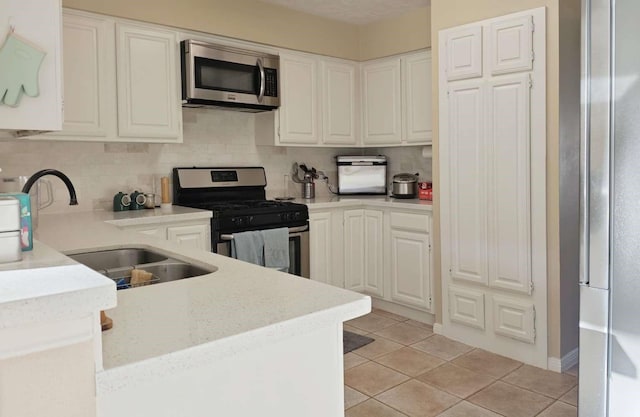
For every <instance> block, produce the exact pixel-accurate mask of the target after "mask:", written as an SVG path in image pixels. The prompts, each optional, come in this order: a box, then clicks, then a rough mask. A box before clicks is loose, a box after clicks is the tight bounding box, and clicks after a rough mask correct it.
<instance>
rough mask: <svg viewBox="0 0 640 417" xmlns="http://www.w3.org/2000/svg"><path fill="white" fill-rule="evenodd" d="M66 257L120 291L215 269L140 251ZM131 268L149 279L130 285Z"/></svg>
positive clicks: (81, 254)
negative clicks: (103, 277)
mask: <svg viewBox="0 0 640 417" xmlns="http://www.w3.org/2000/svg"><path fill="white" fill-rule="evenodd" d="M68 256H69V257H70V258H71V259H73V260H75V261H76V262H78V263H81V264H83V265H86V266H88V267H89V268H91V269H93V270H95V271H97V272H100V273H101V274H103V275H105V276H107V277H109V278H111V279H112V280H114V281H115V282H116V285H117V287H118V289H119V290H121V289H125V288H132V287H137V286H144V285H150V284H159V283H163V282H169V281H176V280H180V279H185V278H192V277H197V276H200V275H206V274H210V273H212V272H215V271H217V270H218V268H216V267H214V266H212V267H207V268H203V267H200V266H196V265H193V264H190V263H186V262H182V261H179V260H176V259H172V258H169V257H168V256H166V255H162V254H160V253H157V252H153V251H151V250H148V249H140V248H125V249H110V250H102V251H94V252H84V253H77V254H74V255H68ZM134 269H137V270H142V271H145V272H147V273H150V274H151V277H150V278H149V279H148V280H147V281H145V282H143V283H138V284H133V285H132V284H131V283H130V281H131V275H132V271H133V270H134Z"/></svg>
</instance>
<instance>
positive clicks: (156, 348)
mask: <svg viewBox="0 0 640 417" xmlns="http://www.w3.org/2000/svg"><path fill="white" fill-rule="evenodd" d="M173 210H175V212H174V211H173ZM142 213H144V212H142ZM131 214H133V213H131ZM207 215H209V216H210V212H203V211H198V210H191V209H183V208H178V207H174V208H173V209H172V211H171V212H161V211H160V210H154V212H153V213H151V212H150V211H148V212H147V214H144V215H143V214H136V215H133V216H127V215H123V214H121V213H108V212H86V213H73V214H51V215H42V216H41V218H40V226H39V229H38V230H37V234H36V237H37V239H38V240H39V241H42V242H45V243H46V244H48V245H49V246H51V247H52V248H54V249H55V250H57V251H60V252H64V253H67V254H70V253H78V252H85V251H90V250H97V249H115V248H125V247H141V248H147V249H152V250H153V251H155V252H160V253H162V254H165V255H168V256H170V257H172V258H175V259H178V260H181V261H186V262H189V263H193V264H195V265H197V266H201V267H205V268H206V267H209V268H211V267H215V268H217V270H216V271H215V272H213V273H211V274H207V275H203V276H200V277H194V278H188V279H183V280H179V281H172V282H168V283H162V284H156V285H150V286H144V287H139V288H132V289H127V290H123V291H119V292H118V293H117V307H115V308H113V309H110V310H107V314H108V315H109V316H110V317H111V318H112V319H113V322H114V326H113V329H111V330H108V331H105V332H103V333H102V334H101V335H100V333H97V336H98V338H99V339H100V340H99V342H100V343H99V342H95V343H94V346H96V347H98V346H100V345H101V352H99V353H98V354H96V355H95V361H96V363H95V369H96V373H95V383H96V403H97V406H96V414H95V415H98V416H101V417H103V416H147V415H149V416H151V415H153V416H154V417H158V416H167V417H168V416H171V417H175V416H200V415H224V416H254V415H262V416H300V415H305V416H318V417H320V416H323V417H324V416H342V415H343V413H344V412H343V379H342V378H343V377H342V322H343V321H346V320H350V319H352V318H355V317H358V316H361V315H364V314H366V313H368V312H369V311H370V308H371V301H370V298H369V297H368V296H364V295H361V294H357V293H353V292H350V291H345V290H342V289H338V288H334V287H330V286H327V285H324V284H320V283H316V282H312V281H310V280H306V279H303V278H300V277H297V276H293V275H289V274H283V273H280V272H277V271H273V270H269V269H266V268H262V267H258V266H254V265H250V264H246V263H243V262H239V261H237V260H234V259H231V258H227V257H223V256H219V255H217V254H214V253H209V252H204V251H199V250H194V249H191V248H187V247H182V246H179V245H176V244H175V243H171V242H167V241H163V240H159V239H154V238H152V237H149V236H145V235H143V234H141V233H136V232H133V231H128V230H127V229H126V227H124V228H123V224H122V222H124V223H125V224H124V226H127V225H131V226H134V225H136V224H137V223H136V220H135V219H134V217H135V216H140V218H139V220H138V221H142V222H145V221H147V222H148V221H150V220H149V219H148V218H149V217H150V216H151V217H155V219H154V220H153V221H158V220H159V219H160V220H161V219H163V218H166V219H170V220H167V221H173V220H187V219H189V218H191V217H190V216H207ZM172 216H173V217H172ZM176 216H177V217H176ZM116 217H118V218H116ZM65 259H66V258H65ZM75 266H77V267H79V268H83V269H84V270H86V268H84V267H81V266H78V265H77V264H76V265H75ZM17 267H18V266H16V268H17ZM47 269H48V268H45V269H44V271H46V270H47ZM85 272H86V271H85ZM104 280H105V281H109V280H108V279H106V278H104ZM108 284H109V286H108V287H107V292H110V293H111V294H114V293H115V286H114V285H113V283H108ZM2 308H3V307H2V305H1V304H0V313H1V312H2ZM96 313H97V311H96ZM0 316H1V314H0ZM94 323H95V325H96V326H97V325H98V323H97V322H96V321H95V320H94ZM100 336H101V337H100Z"/></svg>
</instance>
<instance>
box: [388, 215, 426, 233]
mask: <svg viewBox="0 0 640 417" xmlns="http://www.w3.org/2000/svg"><path fill="white" fill-rule="evenodd" d="M429 223H430V222H429V215H428V214H426V213H424V214H413V213H391V227H392V228H394V229H405V230H413V231H415V232H424V233H429V232H430V227H429Z"/></svg>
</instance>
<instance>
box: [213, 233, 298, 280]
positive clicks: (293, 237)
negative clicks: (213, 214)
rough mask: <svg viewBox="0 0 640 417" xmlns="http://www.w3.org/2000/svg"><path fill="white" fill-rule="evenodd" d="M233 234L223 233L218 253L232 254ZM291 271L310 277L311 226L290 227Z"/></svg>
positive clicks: (218, 245) (294, 273) (217, 248)
mask: <svg viewBox="0 0 640 417" xmlns="http://www.w3.org/2000/svg"><path fill="white" fill-rule="evenodd" d="M232 240H233V235H232V234H221V235H220V241H219V242H218V243H217V245H216V253H218V254H220V255H224V256H231V241H232ZM289 273H290V274H293V275H298V276H300V277H304V278H309V277H310V271H309V226H308V225H307V226H300V227H290V228H289Z"/></svg>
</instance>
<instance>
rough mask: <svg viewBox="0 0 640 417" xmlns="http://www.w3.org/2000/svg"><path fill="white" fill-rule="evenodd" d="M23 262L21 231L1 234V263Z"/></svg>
mask: <svg viewBox="0 0 640 417" xmlns="http://www.w3.org/2000/svg"><path fill="white" fill-rule="evenodd" d="M21 260H22V248H21V247H20V231H15V232H2V233H0V263H5V262H18V261H21Z"/></svg>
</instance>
